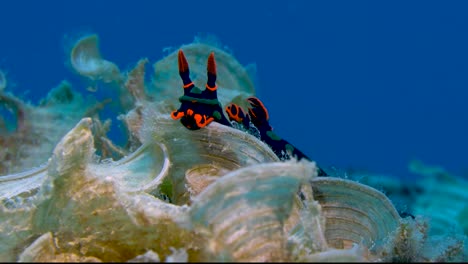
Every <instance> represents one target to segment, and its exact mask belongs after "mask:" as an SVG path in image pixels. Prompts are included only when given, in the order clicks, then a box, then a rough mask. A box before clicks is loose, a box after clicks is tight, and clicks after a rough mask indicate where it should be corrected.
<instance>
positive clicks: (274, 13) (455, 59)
mask: <svg viewBox="0 0 468 264" xmlns="http://www.w3.org/2000/svg"><path fill="white" fill-rule="evenodd" d="M86 33H96V34H98V35H99V38H100V49H101V52H102V55H103V57H104V58H106V59H108V60H110V61H112V62H115V63H116V64H117V65H119V67H120V68H121V69H124V70H125V69H129V68H130V67H132V66H133V65H134V64H135V63H136V62H137V60H138V59H140V58H142V57H148V58H149V59H150V62H151V64H152V63H154V62H155V61H157V60H159V59H161V58H162V57H163V56H164V53H163V48H165V47H168V46H172V47H178V46H180V45H182V44H188V43H190V42H192V41H193V39H194V37H195V36H197V35H199V34H213V35H215V36H216V37H218V39H219V40H220V41H221V42H222V44H223V45H226V46H228V47H229V48H230V49H231V50H232V51H233V54H234V55H235V57H236V58H237V59H238V60H239V61H240V62H241V63H242V64H244V65H245V64H247V63H250V62H255V63H256V64H257V69H258V80H257V81H258V82H257V84H258V86H257V96H258V97H259V98H260V99H261V100H262V101H263V102H264V103H265V105H266V106H267V108H268V110H269V112H270V117H271V119H270V121H271V124H272V125H273V127H274V128H275V131H276V132H277V133H278V134H279V135H281V136H282V137H284V138H286V139H287V140H289V141H290V142H292V143H293V144H294V145H295V146H297V147H298V148H299V149H301V150H302V151H303V152H305V153H306V154H307V155H309V156H310V157H312V158H313V159H315V160H316V161H318V163H319V164H320V165H321V166H322V167H325V168H327V167H330V166H335V167H337V168H341V169H349V168H354V169H365V170H369V171H371V172H375V173H381V174H387V175H394V176H398V177H405V178H407V177H413V176H414V175H413V174H411V173H410V172H409V170H408V164H409V162H410V161H411V160H413V159H418V160H421V161H423V162H425V163H427V164H430V165H440V166H442V167H444V168H446V169H447V170H448V171H450V172H452V173H454V174H457V175H465V177H468V176H467V175H468V103H467V101H468V2H467V1H308V0H304V1H299V0H292V1H253V0H236V1H205V0H203V1H188V0H180V1H169V0H165V1H159V0H157V1H156V0H152V1H142V0H134V1H104V0H100V1H97V0H93V1H90V0H81V1H66V0H64V1H33V0H31V1H22V0H16V1H1V2H0V69H2V70H3V71H5V72H6V73H7V78H8V81H9V83H10V86H9V87H8V90H10V91H13V92H14V93H15V94H16V95H19V96H21V97H22V98H26V99H28V100H31V102H33V103H37V102H38V100H39V99H40V98H42V97H44V96H45V95H46V94H47V92H48V91H49V90H50V89H51V88H52V87H54V86H56V85H57V84H59V83H60V81H61V80H63V79H67V80H69V81H70V82H72V84H73V85H74V87H75V88H79V87H82V90H81V92H82V93H84V94H85V93H86V90H85V89H84V88H85V87H86V84H85V83H83V80H82V79H80V78H78V77H77V75H76V74H75V73H73V71H72V70H71V69H70V67H68V66H67V65H66V61H67V53H66V52H67V51H68V49H69V48H70V45H71V44H72V43H73V41H75V40H76V39H77V38H78V37H80V36H82V34H86ZM113 122H114V123H117V122H119V121H117V120H115V119H114V120H113Z"/></svg>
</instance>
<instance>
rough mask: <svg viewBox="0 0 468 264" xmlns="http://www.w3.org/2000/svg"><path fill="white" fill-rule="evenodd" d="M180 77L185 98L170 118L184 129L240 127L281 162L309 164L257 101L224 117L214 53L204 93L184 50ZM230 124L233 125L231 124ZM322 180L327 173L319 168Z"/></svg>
mask: <svg viewBox="0 0 468 264" xmlns="http://www.w3.org/2000/svg"><path fill="white" fill-rule="evenodd" d="M178 67H179V75H180V78H181V79H182V82H183V86H182V87H183V89H184V94H183V95H182V96H181V97H179V101H180V103H181V105H180V107H179V109H177V110H174V111H172V112H171V118H172V119H174V120H179V119H180V122H181V123H182V125H183V126H185V127H186V128H188V129H190V130H198V129H200V128H203V127H205V126H207V125H208V124H210V123H211V122H213V121H216V122H218V123H220V124H222V125H225V126H230V127H233V125H232V123H231V122H233V123H237V124H239V125H240V126H241V127H243V128H244V129H245V130H246V131H252V130H254V131H255V130H258V131H259V134H260V139H261V140H262V141H263V142H265V143H266V144H267V145H268V146H269V147H270V148H271V149H272V150H273V152H274V153H275V154H276V155H277V156H278V158H280V159H281V160H286V159H290V158H291V156H293V157H295V158H297V159H298V160H300V159H302V158H305V159H308V160H310V158H308V157H307V156H306V155H305V154H304V153H303V152H302V151H300V150H299V149H297V148H296V147H294V146H293V145H292V144H291V143H289V142H288V141H286V140H285V139H283V138H281V137H280V136H278V135H277V134H276V133H274V132H273V128H272V126H271V125H270V123H269V121H268V120H269V115H268V110H267V109H266V107H265V106H264V104H263V103H262V101H260V99H258V98H256V97H249V98H247V102H248V104H249V105H250V107H249V108H248V113H246V112H245V111H244V110H243V109H242V108H241V107H240V106H239V105H236V104H234V103H230V104H229V105H228V106H226V108H225V110H226V113H227V114H228V117H229V120H228V119H227V118H226V117H225V116H224V112H223V108H222V106H221V103H220V102H219V100H218V94H217V89H218V86H217V85H216V77H217V76H216V62H215V58H214V52H211V53H210V55H209V56H208V61H207V82H206V85H205V89H204V90H201V89H200V88H198V87H196V86H195V84H194V83H193V82H192V80H191V79H190V70H189V65H188V62H187V59H186V58H185V55H184V53H183V51H182V50H179V52H178ZM230 121H231V122H230ZM318 175H319V176H327V173H326V172H325V171H324V170H322V169H321V168H318Z"/></svg>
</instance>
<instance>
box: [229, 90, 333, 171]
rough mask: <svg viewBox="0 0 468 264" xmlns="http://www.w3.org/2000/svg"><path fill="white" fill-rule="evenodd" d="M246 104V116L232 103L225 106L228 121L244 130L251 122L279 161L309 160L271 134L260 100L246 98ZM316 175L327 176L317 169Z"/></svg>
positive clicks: (267, 118)
mask: <svg viewBox="0 0 468 264" xmlns="http://www.w3.org/2000/svg"><path fill="white" fill-rule="evenodd" d="M247 102H248V103H249V104H250V107H249V108H248V114H246V113H245V112H244V111H243V110H242V108H241V107H240V106H238V105H236V104H234V103H231V104H229V105H228V106H226V112H227V114H228V117H229V120H231V121H235V122H237V123H239V124H242V125H243V126H244V128H245V129H248V128H249V127H250V122H251V123H252V124H253V125H254V126H255V127H256V128H257V129H258V131H259V132H260V139H261V140H262V141H263V142H265V143H266V144H268V146H270V148H271V149H272V150H273V152H275V154H276V156H278V157H279V158H280V159H289V157H290V155H292V156H295V157H296V158H297V159H298V160H300V159H303V158H305V159H308V160H310V158H308V157H307V156H306V155H305V154H304V153H303V152H302V151H300V150H299V149H297V148H296V147H294V146H293V145H292V144H291V143H289V142H288V141H286V140H284V139H282V138H281V137H279V136H278V135H277V134H276V133H275V132H273V128H272V127H271V125H270V122H269V121H268V120H269V115H268V110H267V109H266V107H265V105H263V103H262V101H260V99H258V98H257V97H249V98H247ZM318 175H319V176H327V173H326V172H325V171H324V170H322V169H321V168H320V167H319V168H318Z"/></svg>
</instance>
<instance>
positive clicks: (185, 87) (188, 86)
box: [183, 82, 193, 89]
mask: <svg viewBox="0 0 468 264" xmlns="http://www.w3.org/2000/svg"><path fill="white" fill-rule="evenodd" d="M192 85H193V82H191V83H188V84H186V85H184V86H183V87H184V89H187V88H190V87H191V86H192Z"/></svg>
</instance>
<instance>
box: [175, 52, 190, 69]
mask: <svg viewBox="0 0 468 264" xmlns="http://www.w3.org/2000/svg"><path fill="white" fill-rule="evenodd" d="M177 59H178V62H179V72H186V71H188V69H189V66H188V62H187V59H186V58H185V55H184V52H183V51H182V50H181V49H180V50H179V53H178V54H177Z"/></svg>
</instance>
